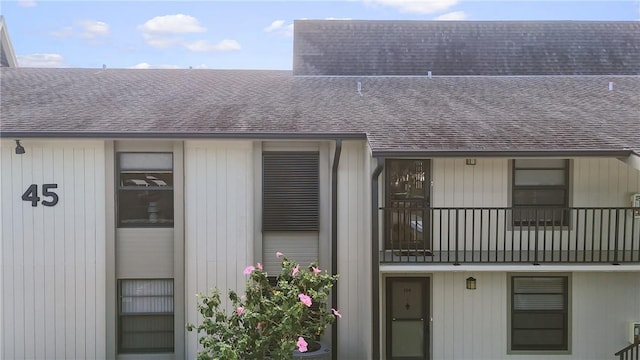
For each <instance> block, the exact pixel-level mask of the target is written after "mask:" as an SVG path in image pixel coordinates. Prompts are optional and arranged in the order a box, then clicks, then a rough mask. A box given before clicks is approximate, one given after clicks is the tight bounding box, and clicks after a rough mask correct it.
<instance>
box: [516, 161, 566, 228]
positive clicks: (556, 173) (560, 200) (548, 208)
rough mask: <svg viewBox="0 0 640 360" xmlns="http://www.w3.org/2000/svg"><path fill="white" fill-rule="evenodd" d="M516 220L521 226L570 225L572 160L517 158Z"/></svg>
mask: <svg viewBox="0 0 640 360" xmlns="http://www.w3.org/2000/svg"><path fill="white" fill-rule="evenodd" d="M512 204H513V208H514V209H513V223H514V225H519V226H539V225H541V226H546V225H552V226H567V225H568V224H569V210H568V209H567V208H568V206H569V160H566V159H517V160H513V189H512Z"/></svg>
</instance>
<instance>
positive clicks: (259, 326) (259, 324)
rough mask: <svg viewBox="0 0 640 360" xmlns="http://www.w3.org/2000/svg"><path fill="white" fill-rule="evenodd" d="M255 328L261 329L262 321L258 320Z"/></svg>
mask: <svg viewBox="0 0 640 360" xmlns="http://www.w3.org/2000/svg"><path fill="white" fill-rule="evenodd" d="M256 329H257V330H262V323H261V322H259V323H258V325H256Z"/></svg>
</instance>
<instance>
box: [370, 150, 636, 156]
mask: <svg viewBox="0 0 640 360" xmlns="http://www.w3.org/2000/svg"><path fill="white" fill-rule="evenodd" d="M371 153H372V156H373V157H386V158H390V157H432V158H436V157H458V158H460V157H474V158H477V157H585V156H587V157H616V158H627V157H629V156H631V155H632V154H633V151H631V150H629V149H567V150H560V149H558V150H504V151H503V150H460V151H458V150H434V151H429V150H416V151H400V150H372V152H371Z"/></svg>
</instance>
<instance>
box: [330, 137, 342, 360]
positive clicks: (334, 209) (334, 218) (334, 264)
mask: <svg viewBox="0 0 640 360" xmlns="http://www.w3.org/2000/svg"><path fill="white" fill-rule="evenodd" d="M341 153H342V140H341V139H336V150H335V152H334V154H333V166H332V168H331V274H332V275H337V274H338V165H339V164H340V154H341ZM331 307H332V308H334V309H337V308H338V286H336V285H334V286H333V291H332V292H331ZM331 359H332V360H337V359H338V322H337V321H334V322H333V324H332V325H331Z"/></svg>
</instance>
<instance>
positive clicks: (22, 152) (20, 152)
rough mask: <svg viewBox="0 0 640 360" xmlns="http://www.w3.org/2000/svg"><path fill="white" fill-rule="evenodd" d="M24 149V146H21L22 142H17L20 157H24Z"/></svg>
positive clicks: (17, 152)
mask: <svg viewBox="0 0 640 360" xmlns="http://www.w3.org/2000/svg"><path fill="white" fill-rule="evenodd" d="M24 152H25V151H24V147H22V145H20V140H16V154H18V155H22V154H24Z"/></svg>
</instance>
